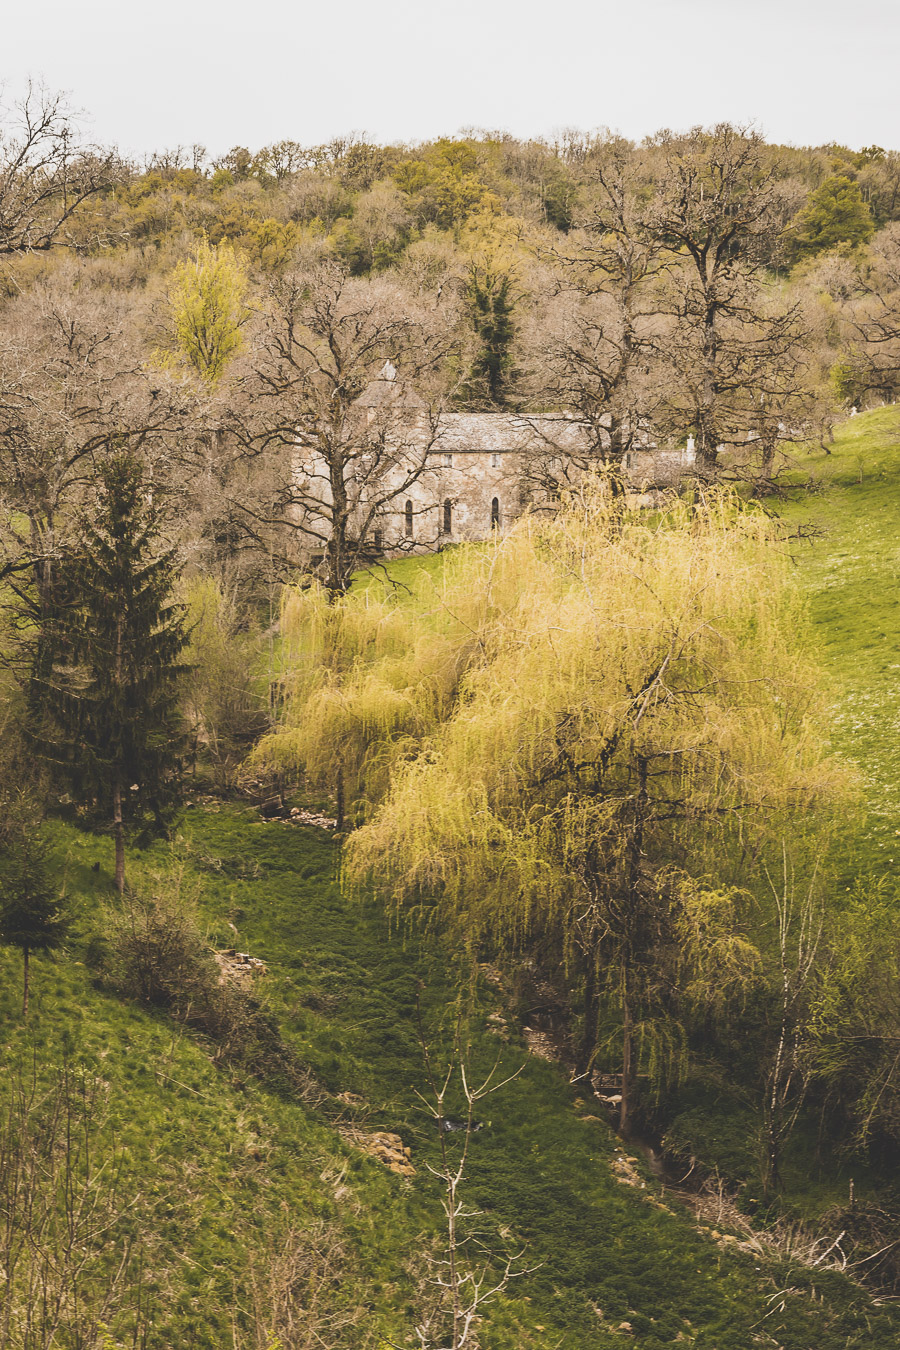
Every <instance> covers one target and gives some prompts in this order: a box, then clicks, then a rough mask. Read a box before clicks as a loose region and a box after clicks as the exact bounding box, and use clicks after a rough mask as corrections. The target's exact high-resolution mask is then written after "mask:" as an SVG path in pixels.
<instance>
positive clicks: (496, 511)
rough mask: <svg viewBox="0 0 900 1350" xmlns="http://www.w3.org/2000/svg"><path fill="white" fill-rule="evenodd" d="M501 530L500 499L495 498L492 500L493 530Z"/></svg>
mask: <svg viewBox="0 0 900 1350" xmlns="http://www.w3.org/2000/svg"><path fill="white" fill-rule="evenodd" d="M499 528H500V498H499V497H493V498H492V499H491V529H492V530H499Z"/></svg>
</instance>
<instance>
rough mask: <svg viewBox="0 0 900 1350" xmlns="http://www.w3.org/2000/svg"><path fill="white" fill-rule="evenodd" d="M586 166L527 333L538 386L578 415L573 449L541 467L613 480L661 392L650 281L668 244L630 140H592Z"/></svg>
mask: <svg viewBox="0 0 900 1350" xmlns="http://www.w3.org/2000/svg"><path fill="white" fill-rule="evenodd" d="M584 172H585V173H586V175H587V178H588V183H589V186H588V203H587V205H586V208H585V209H584V210H583V211H582V215H581V219H580V221H579V224H580V227H581V228H580V229H579V230H577V231H575V232H573V233H572V234H571V235H570V236H569V238H568V239H567V242H566V246H565V248H564V249H558V250H555V251H554V252H553V253H552V254H551V255H550V259H549V260H550V261H551V263H552V265H553V267H554V272H555V274H556V294H555V295H554V296H552V297H551V298H550V299H549V302H548V305H547V307H546V308H545V310H544V312H543V313H542V314H541V316H540V322H539V328H538V331H537V332H536V333H535V334H534V335H533V340H532V348H533V352H534V357H533V367H534V374H533V383H534V384H535V386H536V389H535V392H536V393H537V396H538V397H542V398H543V399H544V400H549V401H550V402H551V404H552V405H554V406H558V407H562V408H564V409H571V410H572V411H573V412H574V413H575V414H576V415H577V417H578V420H579V423H580V425H581V429H582V438H583V443H584V444H583V450H582V453H581V454H580V455H579V454H577V453H576V454H575V455H573V454H572V453H571V447H567V449H569V451H570V453H568V454H566V455H565V456H564V457H561V456H559V455H558V454H557V455H553V454H551V456H550V460H549V463H548V461H547V459H546V457H545V458H544V459H543V461H542V467H543V470H544V473H545V474H548V476H549V478H550V479H551V480H553V479H555V478H556V477H558V476H559V475H560V474H561V475H562V476H564V477H565V476H567V475H570V474H571V473H572V472H573V471H574V472H578V473H582V472H584V470H585V469H586V468H588V467H589V465H591V464H593V465H594V466H597V465H603V466H604V467H606V468H607V469H608V470H609V471H610V474H611V481H612V483H613V487H614V488H620V487H621V485H622V466H623V461H624V460H625V456H626V455H627V453H628V451H629V450H630V449H631V448H632V446H633V445H634V444H635V443H636V442H638V443H644V442H645V441H646V439H647V434H648V428H649V425H650V422H651V420H652V417H653V413H654V410H655V405H656V403H657V402H658V392H657V391H658V390H659V388H660V385H661V381H660V379H659V377H658V374H657V375H656V378H653V376H652V374H651V366H652V365H653V363H654V361H655V359H656V358H655V350H656V348H657V347H658V345H659V344H658V337H659V325H660V316H659V309H660V305H659V296H658V288H656V287H655V286H654V282H655V279H656V278H657V277H658V276H659V274H660V273H661V271H662V269H663V268H664V266H665V250H664V246H663V244H662V242H661V241H660V239H659V237H658V235H656V234H655V233H654V232H653V230H652V229H651V228H650V227H649V225H648V222H647V219H646V216H647V212H646V198H647V195H648V193H647V188H648V181H647V174H646V166H645V164H644V163H643V161H642V160H641V158H640V156H639V154H638V152H635V151H634V150H633V148H632V146H631V145H630V144H629V143H628V142H627V141H623V140H621V139H619V138H611V139H609V140H608V141H605V142H601V143H599V144H598V145H596V146H595V147H594V148H593V150H592V153H591V155H590V157H589V159H588V162H587V165H586V167H585V170H584ZM538 391H539V392H538ZM551 438H552V434H551ZM552 448H553V447H552V446H548V450H550V451H552ZM548 470H549V473H548ZM544 486H550V484H549V483H548V484H545V485H544Z"/></svg>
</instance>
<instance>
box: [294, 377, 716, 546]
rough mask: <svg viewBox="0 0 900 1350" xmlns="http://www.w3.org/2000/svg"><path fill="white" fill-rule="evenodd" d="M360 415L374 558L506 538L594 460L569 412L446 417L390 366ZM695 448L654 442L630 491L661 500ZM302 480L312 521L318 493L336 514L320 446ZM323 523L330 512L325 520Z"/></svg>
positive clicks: (635, 462) (629, 465)
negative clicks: (659, 495) (499, 534)
mask: <svg viewBox="0 0 900 1350" xmlns="http://www.w3.org/2000/svg"><path fill="white" fill-rule="evenodd" d="M354 410H355V412H356V413H357V415H358V417H359V427H358V429H357V433H356V437H355V439H356V441H357V442H358V443H359V445H360V446H361V447H365V446H366V444H367V442H368V446H369V448H368V450H366V449H365V448H362V449H361V450H360V451H359V452H358V454H357V460H356V463H357V466H358V468H357V471H356V473H355V475H354V478H355V481H354V483H353V489H354V491H355V497H354V503H353V510H354V514H355V517H356V520H357V528H358V529H361V530H365V532H366V533H367V535H368V537H369V539H370V540H371V547H372V551H373V552H375V553H384V554H388V555H393V554H397V553H403V552H430V551H433V550H435V549H437V548H440V547H443V546H445V545H447V544H451V543H458V542H461V541H463V540H479V539H486V538H488V537H489V536H490V534H491V533H492V531H494V530H500V531H502V532H505V531H506V530H507V529H508V528H509V527H510V526H511V525H512V524H513V522H514V521H515V520H517V519H518V517H519V516H520V515H521V514H522V513H523V511H525V510H527V509H531V510H534V509H542V508H543V509H550V508H551V507H552V502H553V500H554V498H555V496H556V489H557V488H558V487H564V486H565V485H567V484H574V483H575V482H577V479H578V476H579V475H580V474H581V473H583V472H584V471H585V469H586V468H587V467H588V466H589V465H590V464H591V463H594V462H596V450H595V448H594V443H593V442H592V439H591V437H590V435H589V429H588V428H587V426H586V425H585V424H584V423H582V422H579V421H578V420H577V419H576V418H574V417H573V416H572V415H570V414H564V413H535V414H525V413H469V412H442V413H440V414H437V415H436V416H432V415H431V414H430V412H429V410H428V407H427V405H426V404H425V402H424V400H423V399H422V398H420V396H419V395H418V394H417V393H416V392H415V390H412V389H409V388H408V387H405V386H404V385H402V384H401V382H400V381H398V380H397V377H396V371H395V369H394V367H393V366H392V365H391V363H390V362H387V363H386V364H385V366H384V367H383V369H382V370H381V372H380V374H379V376H378V378H377V379H375V380H373V381H372V382H371V383H370V384H369V385H368V386H367V387H366V389H365V390H364V391H363V392H362V394H361V395H360V396H359V398H358V399H357V400H356V402H355V404H354ZM693 462H694V455H693V446H692V445H691V444H690V442H689V444H688V448H687V449H674V450H673V449H666V448H663V447H660V446H657V445H656V444H654V443H653V442H652V441H650V440H649V438H646V437H645V438H643V439H642V440H641V442H640V444H639V445H638V446H636V447H634V448H632V450H631V451H630V452H629V453H628V454H627V455H626V456H625V460H624V466H623V467H624V470H625V477H626V482H627V485H628V488H629V489H630V491H631V493H632V495H633V496H634V498H635V499H636V500H647V501H650V500H652V499H653V496H654V495H655V493H656V492H658V490H659V489H661V488H665V487H675V486H677V485H678V484H679V483H680V482H681V480H682V479H683V478H684V477H686V476H688V475H690V474H691V472H692V469H693ZM295 463H296V472H297V475H298V481H299V480H302V481H304V482H305V484H306V485H307V490H306V493H305V506H304V508H303V509H304V510H305V511H306V514H307V517H308V518H309V519H312V518H314V517H315V515H316V506H315V501H314V500H313V502H312V503H310V500H309V497H310V491H311V490H312V492H313V495H315V493H316V491H317V489H315V488H314V487H313V488H312V489H311V485H314V484H315V483H320V484H321V491H320V492H319V498H318V499H319V500H320V501H321V502H322V505H323V507H325V508H326V511H327V509H328V507H329V506H330V501H331V497H330V493H329V489H328V485H327V474H326V473H325V472H324V467H323V465H322V464H321V463H319V462H318V452H317V451H316V449H315V443H314V442H312V444H311V446H310V448H308V449H303V448H300V449H298V454H297V458H296V461H295ZM323 516H324V512H323Z"/></svg>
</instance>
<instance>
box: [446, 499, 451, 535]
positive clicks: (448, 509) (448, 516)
mask: <svg viewBox="0 0 900 1350" xmlns="http://www.w3.org/2000/svg"><path fill="white" fill-rule="evenodd" d="M452 532H453V503H452V502H451V500H450V498H449V497H448V498H447V500H446V501H445V502H444V534H452Z"/></svg>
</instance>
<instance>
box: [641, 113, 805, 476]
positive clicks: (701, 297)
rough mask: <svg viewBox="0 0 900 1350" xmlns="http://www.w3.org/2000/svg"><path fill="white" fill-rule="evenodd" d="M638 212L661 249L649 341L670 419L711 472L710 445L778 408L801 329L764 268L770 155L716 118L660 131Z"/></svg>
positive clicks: (765, 431)
mask: <svg viewBox="0 0 900 1350" xmlns="http://www.w3.org/2000/svg"><path fill="white" fill-rule="evenodd" d="M654 146H655V148H656V151H657V153H658V154H659V156H660V161H661V162H660V165H659V169H658V180H657V190H656V193H655V197H654V200H653V204H652V207H651V209H650V213H649V219H650V221H651V223H652V226H653V229H654V231H655V233H656V236H657V238H658V239H659V241H660V243H662V244H663V245H664V246H665V247H666V248H668V249H669V250H670V251H671V254H672V259H673V266H672V267H671V269H670V271H669V283H670V284H669V287H668V290H669V296H668V309H669V313H670V316H671V320H672V323H671V326H670V327H669V328H668V330H667V332H666V335H665V343H664V346H663V347H662V348H661V354H663V355H664V356H665V357H666V359H667V360H668V362H669V363H670V366H671V370H672V379H671V384H670V395H669V404H670V408H669V420H670V422H671V424H672V426H673V430H677V431H678V432H681V433H683V432H684V431H685V430H691V431H693V433H694V435H695V437H696V449H697V460H698V468H699V470H700V472H701V473H704V474H705V475H707V476H714V475H715V474H716V471H717V467H718V457H719V451H720V449H721V447H722V446H734V445H737V444H741V443H743V444H746V443H747V440H748V433H750V434H751V438H752V437H753V436H760V437H762V438H763V439H766V438H768V440H769V441H771V440H772V439H773V438H775V434H776V433H777V432H778V431H779V430H780V429H781V427H780V424H781V423H784V426H785V428H787V427H788V425H789V421H790V418H789V417H788V416H786V415H785V406H786V404H788V403H789V402H790V399H791V398H792V397H793V396H794V394H795V392H796V391H797V389H798V387H802V381H801V380H800V379H799V372H800V367H801V363H800V358H799V355H798V351H799V345H800V342H801V340H802V337H803V331H802V325H801V324H800V320H799V311H798V308H797V307H796V306H792V305H785V304H782V303H780V302H779V299H778V296H777V295H776V294H775V292H774V290H773V287H772V286H771V285H767V284H765V280H764V269H765V267H766V266H767V264H768V263H769V262H770V260H771V258H772V254H773V249H774V247H775V243H776V240H777V237H778V232H779V226H780V221H781V214H782V213H781V211H780V195H781V188H780V184H779V180H778V172H777V166H776V165H775V164H774V162H773V161H772V159H771V156H770V155H769V154H768V153H767V152H766V148H765V145H764V142H763V140H762V138H761V137H760V136H759V135H758V134H757V133H756V132H753V131H748V130H746V129H745V128H740V127H733V126H731V125H729V124H728V123H721V124H719V125H718V126H716V127H713V128H712V129H711V130H704V129H703V128H701V127H695V128H694V129H693V130H692V131H690V132H689V133H688V134H687V135H685V136H674V135H672V134H671V133H669V132H663V133H661V134H660V135H659V136H658V137H657V138H656V140H655V142H654Z"/></svg>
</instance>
